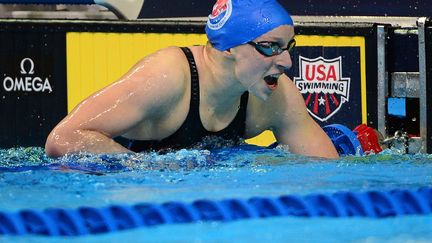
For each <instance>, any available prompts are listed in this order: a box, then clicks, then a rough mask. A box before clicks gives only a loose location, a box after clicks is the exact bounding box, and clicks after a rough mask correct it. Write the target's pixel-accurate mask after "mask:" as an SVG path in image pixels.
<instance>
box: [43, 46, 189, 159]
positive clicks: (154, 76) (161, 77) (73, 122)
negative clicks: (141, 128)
mask: <svg viewBox="0 0 432 243" xmlns="http://www.w3.org/2000/svg"><path fill="white" fill-rule="evenodd" d="M180 55H182V53H181V51H180V50H179V49H178V48H174V47H173V48H166V49H163V50H161V51H159V52H156V53H154V54H152V55H150V56H148V57H146V58H144V59H142V60H141V61H140V62H138V63H137V64H136V65H135V66H134V67H133V68H132V69H131V70H130V71H129V72H128V73H126V74H125V75H124V76H123V77H122V78H121V79H120V80H118V81H116V82H115V83H113V84H111V85H110V86H108V87H106V88H104V89H102V90H100V91H98V92H96V93H94V94H93V95H91V96H90V97H88V98H87V99H85V100H84V101H82V102H81V103H80V104H79V105H78V106H77V107H76V108H75V109H74V110H73V111H72V112H71V113H70V114H68V115H67V116H66V117H65V118H64V119H63V120H62V121H61V122H60V123H59V124H58V125H57V126H56V127H55V128H54V129H53V130H52V131H51V133H50V134H49V136H48V138H47V141H46V144H45V150H46V153H47V155H48V156H51V157H58V156H63V155H65V154H67V153H75V152H80V151H86V152H92V153H116V152H130V151H129V150H127V149H126V148H124V147H123V146H121V145H120V144H118V143H116V142H115V141H114V140H113V139H112V138H113V137H115V136H118V135H121V134H124V133H126V132H128V131H129V130H130V129H132V128H134V127H135V126H136V125H137V124H139V123H141V122H143V121H146V120H149V119H150V120H151V119H152V117H153V116H154V115H156V116H158V115H159V116H160V114H161V112H160V111H161V110H166V111H167V112H168V111H169V109H170V107H172V106H171V104H172V103H173V97H181V95H182V93H183V90H184V89H183V84H184V83H185V82H184V79H185V77H184V67H183V66H182V65H179V61H178V60H179V59H178V58H181V56H180ZM180 60H182V59H180Z"/></svg>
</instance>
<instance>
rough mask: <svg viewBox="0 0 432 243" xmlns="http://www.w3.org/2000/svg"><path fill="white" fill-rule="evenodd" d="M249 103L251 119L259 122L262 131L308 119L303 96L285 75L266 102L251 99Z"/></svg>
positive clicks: (254, 98)
mask: <svg viewBox="0 0 432 243" xmlns="http://www.w3.org/2000/svg"><path fill="white" fill-rule="evenodd" d="M249 103H250V104H251V106H252V107H253V108H252V114H251V116H250V117H251V119H252V120H254V121H255V122H259V123H260V124H261V126H262V127H263V128H264V129H268V128H277V127H286V126H289V125H290V124H292V123H295V122H304V121H305V119H308V118H309V114H308V112H307V109H306V105H305V103H304V99H303V96H302V95H301V94H300V92H299V91H298V89H297V87H296V86H295V84H294V83H293V81H292V80H291V79H290V78H289V77H288V76H286V75H282V76H281V77H280V79H279V81H278V87H277V89H276V90H275V91H274V92H273V93H272V94H271V95H270V96H269V97H268V99H267V100H265V101H262V100H260V99H258V98H256V97H251V101H250V102H249ZM258 114H259V116H258ZM256 117H260V118H259V119H258V118H256Z"/></svg>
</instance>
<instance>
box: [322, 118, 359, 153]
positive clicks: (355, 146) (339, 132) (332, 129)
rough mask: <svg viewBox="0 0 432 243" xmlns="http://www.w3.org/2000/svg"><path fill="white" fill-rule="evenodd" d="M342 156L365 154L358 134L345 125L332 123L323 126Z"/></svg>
mask: <svg viewBox="0 0 432 243" xmlns="http://www.w3.org/2000/svg"><path fill="white" fill-rule="evenodd" d="M323 130H324V132H325V133H327V135H328V136H329V137H330V140H331V141H332V142H333V144H334V145H335V147H336V150H337V151H338V153H339V155H340V156H344V155H363V148H362V146H361V144H360V141H359V140H358V138H357V134H356V133H355V132H353V131H351V130H350V129H349V128H347V127H346V126H344V125H340V124H332V125H327V126H324V127H323Z"/></svg>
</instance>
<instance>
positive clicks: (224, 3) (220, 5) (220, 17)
mask: <svg viewBox="0 0 432 243" xmlns="http://www.w3.org/2000/svg"><path fill="white" fill-rule="evenodd" d="M231 12H232V4H231V0H218V1H217V2H216V4H215V5H214V6H213V10H212V13H211V14H210V15H209V17H208V20H207V26H208V27H209V28H210V29H212V30H218V29H220V28H222V27H223V26H224V24H225V23H226V21H227V20H228V19H229V17H230V16H231Z"/></svg>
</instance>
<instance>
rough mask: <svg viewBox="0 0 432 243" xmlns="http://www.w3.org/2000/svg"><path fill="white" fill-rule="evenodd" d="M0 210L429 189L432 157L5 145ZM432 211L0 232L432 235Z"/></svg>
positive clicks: (220, 237) (230, 237)
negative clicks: (48, 152)
mask: <svg viewBox="0 0 432 243" xmlns="http://www.w3.org/2000/svg"><path fill="white" fill-rule="evenodd" d="M0 167H1V168H0V192H1V193H0V211H8V212H11V211H12V212H13V211H17V210H21V209H24V208H30V209H44V208H48V207H61V208H76V207H80V206H94V207H100V206H106V205H110V204H129V205H130V204H134V203H138V202H154V203H160V202H166V201H184V202H191V201H194V200H197V199H203V198H206V199H214V200H217V199H224V198H250V197H253V196H266V197H268V196H275V197H276V196H280V195H286V194H296V195H305V194H310V193H333V192H337V191H366V190H391V189H395V188H400V189H417V188H419V187H424V186H429V187H430V186H432V155H420V154H418V155H405V154H400V153H399V151H397V150H385V151H383V152H382V153H380V154H378V155H370V156H364V157H356V156H349V157H344V158H342V159H339V160H324V159H317V158H307V157H303V156H298V155H293V154H291V153H289V152H286V151H285V150H284V149H283V148H278V149H273V150H258V151H238V152H235V153H228V152H227V151H224V150H220V151H214V152H210V151H208V150H180V151H177V152H172V153H168V154H163V155H161V154H157V153H142V154H136V155H124V154H123V155H111V156H109V155H91V154H80V155H73V156H66V157H63V158H59V159H56V160H52V159H49V158H47V157H46V156H45V155H44V152H43V150H42V149H41V148H16V149H8V150H0ZM431 229H432V215H426V216H403V217H395V218H385V219H371V218H295V217H283V218H267V219H253V220H241V221H235V222H229V223H220V222H213V223H194V224H184V225H161V226H156V227H152V228H140V229H134V230H129V231H124V232H116V233H109V234H101V235H90V236H83V237H79V238H54V239H53V238H47V237H41V236H25V237H0V241H2V242H3V241H6V242H9V241H10V242H12V241H13V242H40V241H43V242H59V241H60V242H61V241H71V240H73V241H74V240H79V241H84V242H101V241H104V242H119V241H121V240H128V242H142V241H144V240H145V241H149V242H161V241H162V242H166V241H175V242H238V241H249V242H262V241H272V242H286V241H295V242H311V241H313V242H430V241H432V230H431Z"/></svg>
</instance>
